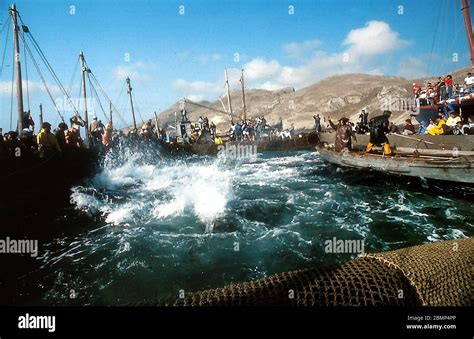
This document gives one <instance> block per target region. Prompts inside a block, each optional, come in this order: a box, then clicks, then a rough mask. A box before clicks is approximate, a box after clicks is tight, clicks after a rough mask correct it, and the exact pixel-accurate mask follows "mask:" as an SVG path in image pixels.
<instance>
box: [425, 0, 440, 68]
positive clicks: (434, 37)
mask: <svg viewBox="0 0 474 339" xmlns="http://www.w3.org/2000/svg"><path fill="white" fill-rule="evenodd" d="M440 16H441V6H439V11H438V18H437V19H436V26H435V29H434V33H433V41H432V43H431V52H430V57H429V59H428V68H427V70H426V73H428V74H429V70H430V67H431V58H432V55H433V50H434V45H435V42H436V35H437V34H438V24H439V18H440Z"/></svg>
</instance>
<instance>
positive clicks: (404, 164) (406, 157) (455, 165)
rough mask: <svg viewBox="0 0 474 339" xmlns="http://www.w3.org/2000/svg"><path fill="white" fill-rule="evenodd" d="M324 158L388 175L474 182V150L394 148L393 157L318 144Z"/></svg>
mask: <svg viewBox="0 0 474 339" xmlns="http://www.w3.org/2000/svg"><path fill="white" fill-rule="evenodd" d="M317 151H318V152H319V154H320V155H321V157H322V158H323V159H324V160H326V161H328V162H330V163H332V164H336V165H339V166H343V167H349V168H355V169H368V170H374V171H378V172H384V173H389V174H395V175H401V176H409V177H418V178H421V179H432V180H438V181H450V182H456V183H467V184H474V152H470V151H457V152H456V151H455V152H453V151H451V152H450V151H441V150H437V152H433V151H431V152H425V150H417V149H412V148H401V149H398V150H394V152H393V153H394V154H393V155H392V156H388V157H387V156H384V155H383V154H373V153H367V152H365V151H352V152H343V153H339V152H336V151H334V150H331V149H328V148H324V147H318V148H317Z"/></svg>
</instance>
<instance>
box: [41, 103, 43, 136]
mask: <svg viewBox="0 0 474 339" xmlns="http://www.w3.org/2000/svg"><path fill="white" fill-rule="evenodd" d="M42 127H43V105H42V104H40V130H41V128H42Z"/></svg>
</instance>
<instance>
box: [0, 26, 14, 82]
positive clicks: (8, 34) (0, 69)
mask: <svg viewBox="0 0 474 339" xmlns="http://www.w3.org/2000/svg"><path fill="white" fill-rule="evenodd" d="M7 25H8V27H10V25H11V21H8V24H7ZM4 27H6V26H4ZM9 36H10V29H8V30H7V35H6V37H5V46H4V47H3V56H2V66H0V77H1V76H2V74H3V66H4V65H5V55H6V54H7V43H8V37H9Z"/></svg>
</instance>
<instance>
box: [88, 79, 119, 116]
mask: <svg viewBox="0 0 474 339" xmlns="http://www.w3.org/2000/svg"><path fill="white" fill-rule="evenodd" d="M90 75H91V77H92V80H93V81H94V82H95V83H96V84H97V86H98V87H99V90H100V91H101V93H102V95H103V96H104V97H105V98H106V99H107V100H108V102H109V103H111V104H112V110H115V111H116V112H117V114H118V116H119V118H120V119H121V120H122V122H123V123H125V120H124V119H123V118H122V115H121V114H120V113H119V111H118V110H117V108H116V107H115V105H114V104H113V102H112V100H110V98H109V96H108V95H107V93H106V92H105V90H104V89H103V88H102V86H101V84H100V83H99V80H97V78H96V77H95V75H94V73H93V72H92V71H91V73H90ZM123 86H124V87H125V83H124V84H123Z"/></svg>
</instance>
